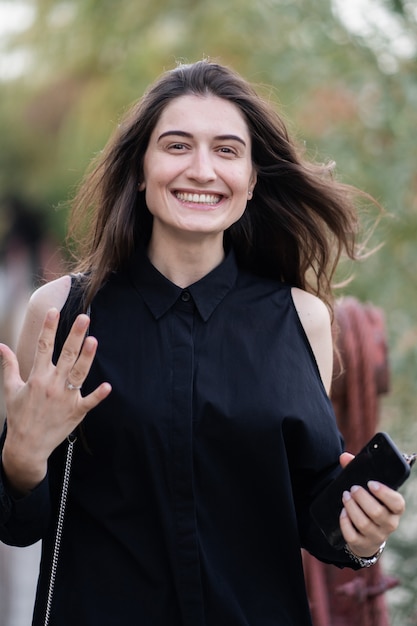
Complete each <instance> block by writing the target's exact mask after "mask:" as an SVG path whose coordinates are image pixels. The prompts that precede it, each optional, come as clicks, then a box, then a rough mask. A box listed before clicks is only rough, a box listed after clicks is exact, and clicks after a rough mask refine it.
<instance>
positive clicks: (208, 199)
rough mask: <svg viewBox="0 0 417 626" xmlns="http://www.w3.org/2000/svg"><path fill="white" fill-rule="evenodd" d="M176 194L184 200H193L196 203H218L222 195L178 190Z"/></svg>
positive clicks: (179, 198)
mask: <svg viewBox="0 0 417 626" xmlns="http://www.w3.org/2000/svg"><path fill="white" fill-rule="evenodd" d="M175 195H176V197H177V198H178V200H182V202H193V203H194V204H217V203H218V202H220V196H216V195H214V194H209V193H201V194H198V193H185V192H182V191H177V192H176V194H175Z"/></svg>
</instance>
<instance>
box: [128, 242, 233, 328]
mask: <svg viewBox="0 0 417 626" xmlns="http://www.w3.org/2000/svg"><path fill="white" fill-rule="evenodd" d="M237 272H238V267H237V262H236V257H235V254H234V252H233V250H230V251H229V252H228V253H227V254H226V257H225V258H224V260H223V261H222V263H220V265H218V266H217V267H215V268H214V270H212V271H211V272H210V273H209V274H207V275H206V276H204V277H203V278H201V279H200V280H199V281H197V282H196V283H193V284H192V285H190V286H189V287H187V288H186V289H182V288H181V287H178V286H177V285H175V284H174V283H172V282H171V281H170V280H168V279H167V278H165V276H163V274H161V273H160V272H159V271H158V270H157V269H156V268H155V267H154V266H153V265H152V263H151V262H150V260H149V259H148V257H147V255H146V252H145V250H144V249H141V250H138V252H137V253H136V254H135V257H134V259H133V261H132V264H131V267H130V276H131V280H132V282H133V284H134V286H135V288H136V289H137V291H139V293H140V294H141V295H142V297H143V299H144V301H145V303H146V305H147V306H148V307H149V309H150V311H151V313H152V315H153V316H154V317H155V319H159V318H160V317H162V316H163V315H164V314H165V313H166V312H167V311H168V310H169V309H170V308H171V307H172V306H173V305H174V304H175V303H176V302H177V300H178V298H180V296H181V294H182V293H183V292H184V291H188V292H189V293H190V294H191V296H192V298H193V301H194V304H195V306H196V307H197V310H198V312H199V313H200V315H201V317H202V319H203V320H204V321H205V322H206V321H207V320H208V319H209V317H210V315H211V314H212V313H213V311H214V310H215V308H216V307H217V306H218V305H219V304H220V302H221V301H222V300H223V298H224V297H225V296H226V295H227V293H228V292H229V291H230V290H231V289H232V287H233V286H234V284H235V282H236V278H237Z"/></svg>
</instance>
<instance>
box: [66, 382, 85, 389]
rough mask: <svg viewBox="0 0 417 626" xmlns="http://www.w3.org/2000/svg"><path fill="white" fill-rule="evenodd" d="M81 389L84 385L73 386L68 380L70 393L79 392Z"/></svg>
mask: <svg viewBox="0 0 417 626" xmlns="http://www.w3.org/2000/svg"><path fill="white" fill-rule="evenodd" d="M81 387H82V385H73V384H72V383H70V381H69V380H67V389H69V390H70V391H79V390H80V389H81Z"/></svg>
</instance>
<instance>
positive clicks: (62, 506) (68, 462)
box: [43, 306, 91, 626]
mask: <svg viewBox="0 0 417 626" xmlns="http://www.w3.org/2000/svg"><path fill="white" fill-rule="evenodd" d="M86 313H87V315H88V317H90V315H91V306H89V307H88V308H87V311H86ZM86 335H88V331H87V333H86ZM67 441H68V447H67V455H66V458H65V468H64V478H63V480H62V489H61V500H60V503H59V510H58V522H57V526H56V533H55V543H54V550H53V552H52V565H51V575H50V577H49V587H48V595H47V598H46V609H45V621H44V623H43V624H44V626H48V624H49V620H50V617H51V608H52V599H53V596H54V589H55V580H56V572H57V569H58V560H59V551H60V548H61V539H62V530H63V527H64V517H65V510H66V507H67V496H68V489H69V481H70V475H71V466H72V455H73V453H74V445H75V442H76V441H77V437H76V435H75V434H74V433H71V434H70V435H68V437H67Z"/></svg>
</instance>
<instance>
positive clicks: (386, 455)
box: [310, 432, 416, 548]
mask: <svg viewBox="0 0 417 626" xmlns="http://www.w3.org/2000/svg"><path fill="white" fill-rule="evenodd" d="M415 460H416V455H415V454H412V455H403V454H402V453H401V452H400V451H399V450H398V448H397V446H396V445H395V443H394V442H393V441H392V439H391V438H390V437H389V435H388V434H387V433H384V432H380V433H377V434H376V435H375V436H374V437H372V439H371V440H370V441H369V442H368V443H367V444H366V445H365V446H364V447H363V448H362V450H361V451H360V452H359V454H357V455H356V456H355V458H354V459H352V461H351V462H350V463H349V464H348V465H347V466H346V467H345V468H344V469H343V470H342V472H341V473H340V474H339V476H338V477H337V478H336V479H335V480H334V481H333V482H332V483H330V485H328V487H326V488H325V489H324V491H322V492H321V493H320V495H319V496H318V497H317V498H316V499H315V500H314V502H313V504H312V505H311V509H310V511H311V515H312V516H313V518H314V520H315V521H316V523H317V525H318V526H319V528H320V529H321V531H322V532H323V533H324V535H325V536H326V538H327V540H328V541H329V543H330V544H331V545H332V546H334V547H335V548H343V547H344V545H345V541H344V539H343V535H342V532H341V530H340V525H339V517H340V513H341V511H342V508H343V503H342V495H343V492H344V491H349V490H350V488H351V487H352V486H353V485H360V486H362V487H364V488H365V489H368V487H367V484H368V481H370V480H376V481H378V482H380V483H383V484H385V485H387V486H388V487H391V489H398V487H400V485H402V484H403V483H404V481H405V480H406V479H407V478H408V477H409V475H410V469H411V467H412V465H413V464H414V462H415ZM368 491H369V490H368Z"/></svg>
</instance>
